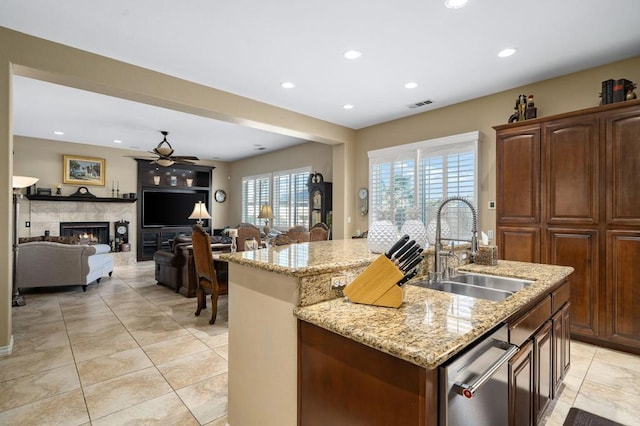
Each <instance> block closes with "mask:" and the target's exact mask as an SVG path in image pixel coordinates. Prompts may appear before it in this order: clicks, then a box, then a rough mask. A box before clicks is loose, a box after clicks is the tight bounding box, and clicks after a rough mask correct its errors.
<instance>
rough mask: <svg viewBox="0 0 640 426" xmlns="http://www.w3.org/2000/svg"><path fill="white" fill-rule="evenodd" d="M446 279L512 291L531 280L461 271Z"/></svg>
mask: <svg viewBox="0 0 640 426" xmlns="http://www.w3.org/2000/svg"><path fill="white" fill-rule="evenodd" d="M447 281H453V282H457V283H464V284H471V285H474V286H479V287H485V288H492V289H496V290H505V291H509V292H512V293H515V292H516V291H520V290H522V289H523V288H525V287H526V286H528V285H530V284H531V283H532V282H533V281H527V280H522V279H518V278H507V277H497V276H495V275H482V274H469V273H462V274H461V275H458V276H456V277H453V278H449V279H447Z"/></svg>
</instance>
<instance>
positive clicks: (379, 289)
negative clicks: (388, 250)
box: [343, 256, 404, 308]
mask: <svg viewBox="0 0 640 426" xmlns="http://www.w3.org/2000/svg"><path fill="white" fill-rule="evenodd" d="M403 276H404V275H403V274H402V272H400V269H398V267H397V266H396V265H395V264H394V263H393V262H392V261H390V260H389V259H388V258H387V257H386V256H380V257H378V258H377V259H376V260H375V261H374V262H373V263H372V264H371V265H369V267H368V268H367V269H365V270H364V271H363V272H362V273H361V274H360V275H358V276H357V277H356V278H355V279H354V280H353V281H351V283H350V284H349V285H348V286H346V287H345V288H344V290H343V293H344V294H345V295H346V296H347V297H348V298H349V300H350V301H352V302H355V303H362V304H365V305H376V306H386V307H389V308H399V307H400V305H402V301H403V299H404V290H403V288H402V287H400V286H399V285H397V282H398V281H400V280H401V279H402V277H403Z"/></svg>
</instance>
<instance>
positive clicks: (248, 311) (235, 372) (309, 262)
mask: <svg viewBox="0 0 640 426" xmlns="http://www.w3.org/2000/svg"><path fill="white" fill-rule="evenodd" d="M377 256H378V255H374V254H371V253H369V251H368V249H367V246H366V241H363V240H338V241H327V242H318V243H303V244H294V245H290V246H284V247H272V248H269V249H262V250H257V251H253V252H242V253H236V254H230V255H223V258H224V259H225V260H227V261H228V262H229V263H230V265H229V416H228V421H229V424H230V425H231V426H240V425H249V424H262V425H270V424H273V425H295V424H297V423H298V421H299V413H298V408H297V407H298V405H299V403H301V402H303V395H300V392H298V386H301V388H300V389H301V390H303V391H304V383H300V384H299V383H298V374H297V372H298V367H299V362H301V359H300V357H299V356H298V350H299V349H298V336H299V335H298V333H299V330H302V329H304V328H305V327H307V326H309V327H313V328H314V329H317V330H321V331H323V332H326V333H327V335H330V336H329V338H333V337H334V336H335V337H336V338H337V340H335V342H337V344H339V345H340V344H341V343H340V342H343V343H344V342H351V343H352V344H354V345H358V348H359V349H361V348H360V346H361V347H362V348H364V351H361V352H358V353H361V354H363V355H362V356H364V357H365V358H366V357H368V356H369V357H376V356H378V355H377V354H380V355H381V356H383V357H389V358H385V360H383V361H380V362H387V363H389V362H390V361H391V363H390V364H388V365H395V366H397V365H402V367H400V368H401V369H404V370H402V371H404V373H402V372H401V371H396V372H391V373H389V374H390V376H389V378H390V379H391V381H393V380H395V379H394V377H398V376H399V375H400V376H402V374H405V375H406V376H407V377H410V376H412V375H414V373H417V374H415V376H416V378H417V379H416V380H418V376H419V377H421V379H420V381H419V383H421V384H419V385H418V387H420V389H418V391H419V393H421V395H422V396H419V400H420V398H422V399H421V400H422V405H423V406H422V407H421V408H420V410H419V411H420V412H421V413H422V414H421V415H422V416H423V421H424V423H422V424H431V423H433V419H435V418H437V407H436V406H435V405H434V403H433V401H434V399H433V398H432V397H431V396H432V395H435V394H436V393H437V389H436V387H437V380H435V378H436V377H437V367H438V366H439V365H441V364H442V363H444V362H446V361H447V360H448V359H450V358H451V357H452V356H454V355H455V354H457V353H459V352H460V351H462V350H463V349H464V348H465V347H466V346H468V345H469V344H470V343H471V342H474V341H475V340H476V339H477V338H478V337H480V336H482V335H483V334H485V333H487V332H489V331H491V330H492V329H494V328H495V327H496V326H497V325H499V324H501V323H503V322H506V321H507V320H509V319H510V318H513V317H514V316H515V315H516V314H518V313H519V312H520V311H522V310H525V309H527V308H529V307H531V306H533V305H534V304H536V303H538V302H539V301H540V300H542V299H543V298H544V297H545V295H549V294H551V293H552V292H553V291H555V290H556V289H557V288H559V286H560V285H561V284H562V283H563V282H564V281H565V280H566V278H567V277H568V275H569V274H570V273H571V271H572V269H571V268H566V267H559V266H551V265H536V264H528V263H520V262H499V264H498V266H493V267H490V266H480V265H473V264H472V265H466V266H464V267H461V268H460V269H461V270H467V271H473V272H479V273H489V274H493V275H503V276H510V277H517V278H523V279H528V280H531V281H533V283H532V284H531V285H530V286H528V287H527V288H525V289H523V290H521V291H519V292H518V293H516V294H514V295H512V296H511V297H509V298H507V299H505V300H503V301H501V302H491V301H487V300H480V299H474V298H470V297H466V296H457V295H454V294H449V293H442V292H439V291H435V290H429V289H425V288H418V287H414V286H411V285H406V286H405V287H404V288H405V298H404V303H403V305H402V306H401V307H400V308H399V309H393V308H382V307H376V306H368V305H358V304H354V303H351V302H348V301H347V300H345V299H344V297H342V295H341V292H340V291H336V290H335V289H333V288H332V287H331V277H335V276H342V277H345V278H346V281H347V282H350V281H351V280H353V278H355V276H357V275H358V274H359V273H360V272H362V271H363V270H364V269H366V267H367V266H368V265H369V264H370V263H371V262H372V261H373V260H375V259H376V258H377ZM567 288H568V286H567ZM297 318H298V319H297ZM298 321H300V324H301V325H300V327H298ZM317 330H316V331H317ZM316 334H317V333H316ZM326 337H327V336H320V338H321V339H322V338H326ZM342 339H344V340H342ZM337 349H340V348H337ZM367 349H370V350H371V351H372V352H369V351H367ZM301 350H304V349H301ZM316 352H317V351H316ZM317 353H318V354H319V355H320V357H321V358H322V357H324V358H326V356H325V355H324V354H320V353H319V352H317ZM365 358H363V359H362V360H357V361H358V362H360V361H362V362H363V363H365V361H366V359H365ZM390 359H391V360H390ZM395 360H398V361H400V362H401V364H396V363H395ZM300 367H301V368H304V366H300ZM394 368H395V367H394ZM361 374H364V375H365V376H366V373H364V372H361ZM326 379H327V380H329V378H326ZM374 381H376V382H379V381H380V380H379V378H376V379H375V380H374ZM336 386H339V383H338V384H336ZM429 386H430V388H429ZM403 392H405V391H402V392H400V395H402V394H403ZM427 411H429V412H427ZM434 413H435V414H434ZM300 422H301V423H302V424H306V423H307V422H305V421H304V419H301V420H300Z"/></svg>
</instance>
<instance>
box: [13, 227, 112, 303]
mask: <svg viewBox="0 0 640 426" xmlns="http://www.w3.org/2000/svg"><path fill="white" fill-rule="evenodd" d="M44 238H46V237H43V239H42V240H37V239H36V240H34V239H33V238H29V239H21V241H23V242H21V243H20V244H19V245H18V268H17V271H16V273H17V275H16V283H17V287H18V288H19V289H20V288H32V287H57V286H71V285H81V286H82V290H83V291H86V290H87V286H88V285H89V284H91V283H94V282H96V283H99V282H100V279H101V278H102V277H104V276H107V275H108V276H111V275H112V273H113V256H112V255H111V254H109V252H110V251H111V247H109V245H107V244H92V245H87V244H78V243H77V242H78V240H75V239H73V238H68V237H57V238H58V239H56V237H50V238H48V240H45V239H44ZM24 241H26V242H24Z"/></svg>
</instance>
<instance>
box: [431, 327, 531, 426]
mask: <svg viewBox="0 0 640 426" xmlns="http://www.w3.org/2000/svg"><path fill="white" fill-rule="evenodd" d="M480 339H481V340H480V341H477V342H475V343H473V344H472V346H471V347H470V348H468V349H466V350H465V351H464V352H463V353H461V354H460V355H457V356H456V357H455V358H453V359H452V360H450V361H449V362H447V363H445V364H444V365H442V366H441V367H440V371H439V382H440V383H439V388H440V395H441V398H440V402H439V405H440V407H439V408H440V413H439V423H440V425H441V426H444V425H449V426H454V425H464V426H469V425H474V426H481V425H488V426H489V425H490V426H500V425H507V423H508V420H509V371H508V362H507V361H509V359H510V358H511V357H512V356H513V355H514V354H515V353H516V352H518V350H519V348H518V347H517V346H514V345H511V344H509V343H507V326H506V325H505V326H501V327H499V328H498V329H496V330H494V331H493V332H490V334H488V335H486V336H483V337H481V338H480Z"/></svg>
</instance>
